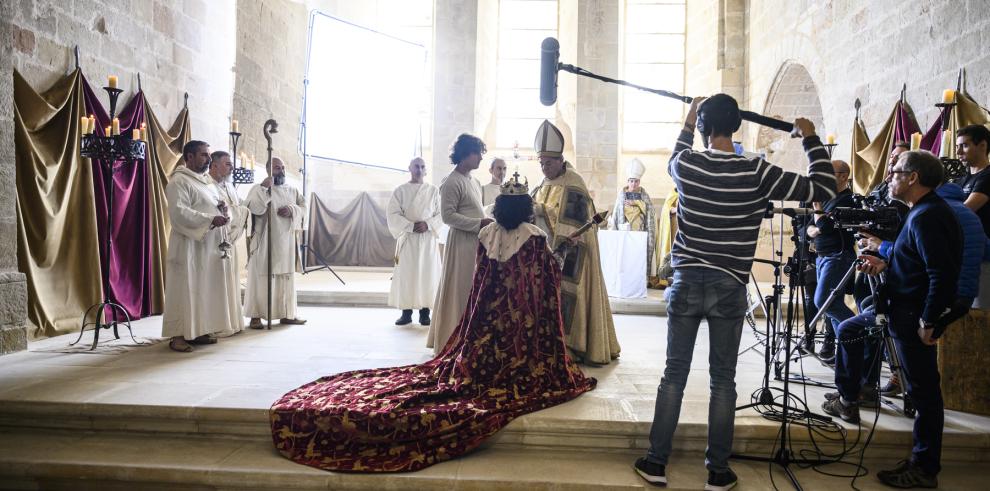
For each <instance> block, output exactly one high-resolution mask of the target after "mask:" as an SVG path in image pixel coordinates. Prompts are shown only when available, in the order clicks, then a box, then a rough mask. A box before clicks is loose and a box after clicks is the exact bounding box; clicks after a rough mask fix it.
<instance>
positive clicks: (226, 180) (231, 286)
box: [210, 150, 251, 334]
mask: <svg viewBox="0 0 990 491" xmlns="http://www.w3.org/2000/svg"><path fill="white" fill-rule="evenodd" d="M233 172H234V163H233V162H232V161H231V159H230V154H229V153H227V152H224V151H223V150H217V151H216V152H213V153H212V154H210V177H212V178H213V184H214V185H215V186H216V187H217V193H218V194H219V195H220V200H221V201H223V202H224V204H225V205H227V215H228V216H229V218H230V222H228V223H227V225H225V226H224V230H223V235H225V236H226V243H227V245H228V247H227V256H228V257H227V260H228V261H229V262H230V268H228V269H229V273H228V274H227V293H228V294H229V295H230V299H229V300H228V302H227V307H228V308H229V309H230V317H231V318H232V319H237V321H238V322H237V325H236V326H235V330H234V332H233V333H232V334H237V333H239V332H241V330H242V328H243V319H244V313H243V310H242V309H241V291H240V281H239V278H238V272H239V271H240V270H241V267H242V266H241V255H240V253H239V252H238V251H239V249H240V248H239V247H238V242H239V240H240V238H241V236H242V235H244V229H245V227H247V223H248V219H249V218H250V217H251V212H250V211H249V210H248V209H247V207H246V206H244V205H243V204H241V198H240V196H238V195H237V190H236V189H235V188H234V183H233V182H232V180H231V174H232V173H233Z"/></svg>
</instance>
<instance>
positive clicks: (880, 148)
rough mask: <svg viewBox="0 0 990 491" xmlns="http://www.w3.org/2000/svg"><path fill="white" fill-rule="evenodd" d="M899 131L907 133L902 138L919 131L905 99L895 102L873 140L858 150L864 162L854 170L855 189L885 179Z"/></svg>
mask: <svg viewBox="0 0 990 491" xmlns="http://www.w3.org/2000/svg"><path fill="white" fill-rule="evenodd" d="M898 131H900V132H901V133H902V134H903V135H905V136H903V137H902V138H908V137H909V136H910V135H911V133H913V132H915V131H918V123H917V122H916V121H915V119H914V113H913V112H912V111H911V107H910V106H908V104H907V103H906V102H903V101H897V103H896V104H894V109H893V110H892V111H891V112H890V116H888V117H887V121H886V122H885V123H884V124H883V128H881V129H880V131H879V132H878V133H877V136H876V137H875V138H874V139H873V141H872V142H870V144H869V145H867V146H866V148H864V149H863V150H860V151H857V152H856V155H858V156H860V157H861V158H862V159H863V163H862V164H861V165H860V166H859V167H858V168H856V169H854V170H853V172H854V174H853V186H854V189H865V190H870V189H873V188H874V187H876V185H877V184H880V183H881V182H882V181H883V176H884V173H885V172H886V166H887V158H888V157H889V156H890V150H891V149H892V148H894V143H896V141H897V136H898Z"/></svg>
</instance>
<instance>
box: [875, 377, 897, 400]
mask: <svg viewBox="0 0 990 491" xmlns="http://www.w3.org/2000/svg"><path fill="white" fill-rule="evenodd" d="M880 393H881V394H883V395H885V396H887V397H891V396H896V395H898V394H900V393H901V380H900V378H898V377H897V374H896V373H895V374H893V375H891V376H890V380H888V381H887V385H884V386H883V388H882V389H880Z"/></svg>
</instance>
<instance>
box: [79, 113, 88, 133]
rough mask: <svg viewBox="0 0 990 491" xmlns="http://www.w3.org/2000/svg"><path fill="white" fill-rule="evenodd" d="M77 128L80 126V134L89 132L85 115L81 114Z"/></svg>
mask: <svg viewBox="0 0 990 491" xmlns="http://www.w3.org/2000/svg"><path fill="white" fill-rule="evenodd" d="M79 128H80V131H82V134H84V135H88V134H89V118H87V117H86V116H83V117H82V119H81V120H80V121H79Z"/></svg>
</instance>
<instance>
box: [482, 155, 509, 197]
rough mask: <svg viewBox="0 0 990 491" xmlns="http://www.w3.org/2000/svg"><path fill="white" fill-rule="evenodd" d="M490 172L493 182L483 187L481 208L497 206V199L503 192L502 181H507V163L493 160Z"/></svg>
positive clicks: (497, 159)
mask: <svg viewBox="0 0 990 491" xmlns="http://www.w3.org/2000/svg"><path fill="white" fill-rule="evenodd" d="M488 172H489V173H491V175H492V182H490V183H488V184H485V185H484V186H481V206H483V207H485V206H491V205H494V204H495V198H497V197H498V194H499V193H501V192H502V181H504V180H505V161H504V160H502V159H500V158H498V157H496V158H494V159H492V164H491V166H489V167H488Z"/></svg>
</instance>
